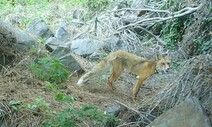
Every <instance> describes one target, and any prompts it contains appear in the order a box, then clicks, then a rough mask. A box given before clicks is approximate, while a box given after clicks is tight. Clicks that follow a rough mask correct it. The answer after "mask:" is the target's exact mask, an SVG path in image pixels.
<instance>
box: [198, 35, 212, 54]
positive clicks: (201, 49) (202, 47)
mask: <svg viewBox="0 0 212 127" xmlns="http://www.w3.org/2000/svg"><path fill="white" fill-rule="evenodd" d="M194 44H195V48H196V50H197V52H196V54H195V55H197V54H207V53H208V52H209V50H210V49H211V48H212V42H211V40H209V41H205V40H203V39H202V38H197V39H195V40H194Z"/></svg>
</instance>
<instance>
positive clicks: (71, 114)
mask: <svg viewBox="0 0 212 127" xmlns="http://www.w3.org/2000/svg"><path fill="white" fill-rule="evenodd" d="M55 99H56V100H57V101H59V102H60V103H64V102H66V103H70V102H73V101H76V98H75V97H73V96H68V97H66V96H64V95H63V94H62V93H56V94H55ZM106 119H109V120H116V119H115V118H113V117H111V116H110V115H108V114H105V113H103V112H101V111H100V110H99V109H98V108H97V107H95V106H92V105H83V106H82V107H80V108H74V106H72V105H71V106H69V107H68V108H66V109H65V110H62V111H58V112H56V114H55V116H54V117H52V118H50V119H46V120H45V121H44V122H43V125H44V126H45V127H77V126H78V125H80V124H82V123H83V121H89V122H92V123H93V125H102V124H103V122H104V120H106ZM116 121H117V120H116Z"/></svg>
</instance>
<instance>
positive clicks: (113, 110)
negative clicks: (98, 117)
mask: <svg viewBox="0 0 212 127" xmlns="http://www.w3.org/2000/svg"><path fill="white" fill-rule="evenodd" d="M105 111H106V112H107V113H108V114H109V115H111V116H113V117H117V116H118V115H119V113H120V111H121V106H120V105H119V104H115V105H113V106H110V107H106V108H105ZM115 124H116V122H115V121H114V120H109V119H106V120H105V123H104V127H115Z"/></svg>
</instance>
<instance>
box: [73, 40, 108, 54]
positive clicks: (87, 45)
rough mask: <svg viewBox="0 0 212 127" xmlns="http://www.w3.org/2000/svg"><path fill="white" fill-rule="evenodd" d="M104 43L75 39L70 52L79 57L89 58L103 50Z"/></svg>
mask: <svg viewBox="0 0 212 127" xmlns="http://www.w3.org/2000/svg"><path fill="white" fill-rule="evenodd" d="M104 45H105V44H104V43H103V42H101V41H98V40H93V39H77V40H74V41H72V44H71V50H72V51H73V52H74V53H75V54H77V55H81V56H85V57H86V56H89V55H90V54H92V53H94V52H97V51H98V50H100V49H103V47H104Z"/></svg>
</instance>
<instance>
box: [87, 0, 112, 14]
mask: <svg viewBox="0 0 212 127" xmlns="http://www.w3.org/2000/svg"><path fill="white" fill-rule="evenodd" d="M108 4H109V0H87V3H86V6H87V7H88V9H89V10H90V11H101V10H103V9H104V8H105V7H106V6H107V5H108Z"/></svg>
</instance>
